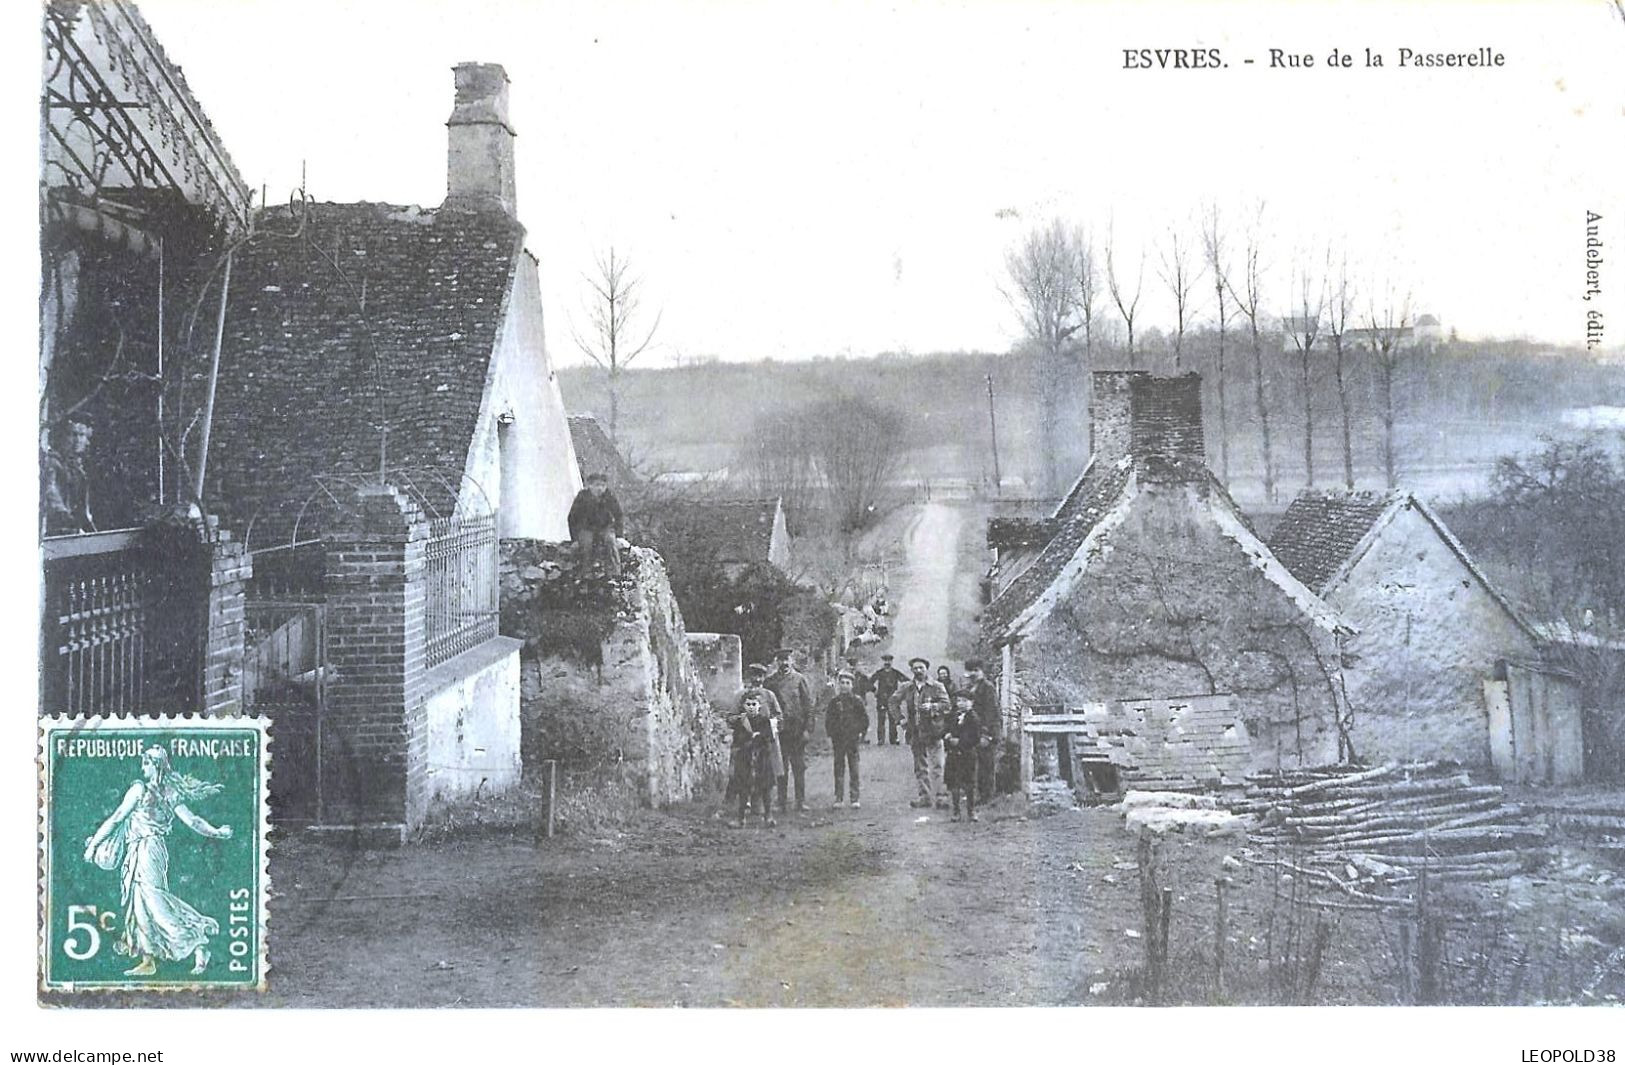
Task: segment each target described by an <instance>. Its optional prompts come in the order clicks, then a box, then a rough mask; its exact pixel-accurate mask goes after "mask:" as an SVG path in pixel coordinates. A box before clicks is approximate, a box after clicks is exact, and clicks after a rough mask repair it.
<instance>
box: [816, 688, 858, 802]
mask: <svg viewBox="0 0 1625 1065" xmlns="http://www.w3.org/2000/svg"><path fill="white" fill-rule="evenodd" d="M856 680H857V678H856V677H855V676H854V675H853V674H852V673H850V672H848V671H846V670H842V671H841V672H840V674H838V675H837V676H836V678H835V697H834V698H832V699H831V700H830V701H829V709H828V710H826V711H825V715H824V731H825V732H827V733H829V741H830V745H831V746H832V747H834V748H835V805H836V806H839V805H841V800H842V799H844V798H845V797H846V770H847V767H848V766H850V767H851V769H852V809H854V810H856V809H857V808H858V743H859V742H860V741H861V740H862V739H863V734H864V733H866V732H868V731H869V711H868V710H867V709H866V708H865V707H864V705H863V699H862V697H861V696H859V695H858V693H857V690H856Z"/></svg>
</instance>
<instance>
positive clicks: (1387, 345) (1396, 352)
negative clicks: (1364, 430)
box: [1366, 289, 1411, 488]
mask: <svg viewBox="0 0 1625 1065" xmlns="http://www.w3.org/2000/svg"><path fill="white" fill-rule="evenodd" d="M1410 317H1411V297H1410V293H1408V292H1407V293H1405V294H1404V295H1403V296H1398V297H1396V296H1395V294H1394V293H1393V291H1392V290H1391V289H1390V290H1388V292H1387V295H1386V296H1385V298H1384V299H1383V305H1382V307H1381V308H1378V307H1377V305H1376V304H1375V303H1374V302H1373V303H1371V304H1370V306H1369V308H1368V310H1367V312H1366V320H1367V321H1368V322H1369V323H1370V326H1371V350H1372V354H1373V355H1375V356H1376V360H1377V380H1378V382H1379V384H1380V386H1381V389H1382V470H1383V475H1384V476H1385V477H1386V478H1387V484H1388V487H1389V488H1393V487H1395V485H1397V484H1398V483H1399V477H1398V473H1397V470H1396V467H1395V458H1394V378H1395V377H1396V376H1397V375H1398V371H1399V356H1400V345H1401V344H1402V343H1403V341H1404V339H1405V336H1406V334H1408V333H1409V332H1410V330H1411V325H1410Z"/></svg>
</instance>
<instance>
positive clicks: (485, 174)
mask: <svg viewBox="0 0 1625 1065" xmlns="http://www.w3.org/2000/svg"><path fill="white" fill-rule="evenodd" d="M452 74H453V77H454V80H455V84H456V87H457V98H456V103H455V105H454V106H453V107H452V109H451V117H450V118H449V119H447V120H446V130H447V152H446V203H447V204H448V205H452V206H459V207H476V208H487V207H500V208H501V209H502V210H504V211H506V212H507V213H508V214H510V215H513V214H515V207H514V173H513V141H514V131H513V127H512V126H511V125H509V124H508V72H507V71H505V70H503V69H502V66H501V64H498V63H458V64H457V65H456V66H455V67H453V68H452Z"/></svg>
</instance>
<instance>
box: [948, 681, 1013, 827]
mask: <svg viewBox="0 0 1625 1065" xmlns="http://www.w3.org/2000/svg"><path fill="white" fill-rule="evenodd" d="M959 701H960V703H961V705H967V704H968V705H969V706H970V709H971V711H972V712H973V713H974V714H975V715H976V720H977V721H979V722H981V725H982V744H981V746H980V747H978V748H977V750H976V792H977V796H978V797H979V798H980V799H981V801H982V802H984V803H988V802H992V801H993V790H994V786H995V784H996V783H997V781H998V776H997V773H998V768H999V767H998V757H999V742H1000V741H1001V740H1002V739H1003V737H1004V722H1003V720H1002V719H1001V718H1000V715H999V692H998V689H996V688H994V687H993V682H992V681H990V680H988V679H987V671H986V668H985V667H984V666H983V665H982V661H981V659H979V658H972V659H969V660H968V661H966V663H965V687H964V688H963V689H961V690H960V692H959Z"/></svg>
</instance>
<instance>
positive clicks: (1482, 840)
mask: <svg viewBox="0 0 1625 1065" xmlns="http://www.w3.org/2000/svg"><path fill="white" fill-rule="evenodd" d="M1236 809H1237V811H1238V812H1244V813H1249V814H1253V815H1255V816H1256V817H1257V818H1258V827H1256V828H1255V829H1254V830H1253V831H1252V833H1251V839H1252V840H1253V841H1254V842H1256V843H1263V844H1267V845H1269V846H1270V847H1271V848H1272V850H1273V851H1274V856H1273V857H1271V858H1269V859H1268V860H1266V861H1264V862H1261V863H1260V864H1269V865H1275V866H1285V867H1286V868H1287V869H1289V870H1290V871H1291V872H1293V873H1296V874H1299V875H1302V876H1304V877H1306V878H1307V879H1309V880H1312V881H1316V882H1320V883H1325V884H1331V885H1335V886H1336V887H1338V888H1340V889H1342V890H1343V891H1344V892H1345V893H1347V894H1349V895H1351V896H1354V897H1356V898H1360V899H1364V900H1367V901H1374V902H1390V901H1403V900H1404V896H1406V895H1409V894H1410V891H1409V890H1408V889H1405V888H1402V887H1401V886H1400V885H1406V884H1413V883H1415V882H1417V881H1419V880H1420V879H1421V878H1422V877H1423V876H1424V875H1426V877H1427V878H1428V879H1429V880H1430V881H1432V882H1436V883H1437V882H1444V883H1448V882H1452V881H1463V880H1491V879H1499V878H1501V877H1506V876H1510V875H1511V874H1513V873H1516V872H1519V871H1520V870H1522V869H1525V868H1528V867H1529V866H1530V865H1532V864H1534V862H1535V861H1537V860H1538V857H1539V855H1540V854H1541V853H1543V851H1542V844H1543V841H1544V839H1545V836H1546V828H1545V826H1544V825H1537V824H1533V823H1531V818H1530V817H1529V816H1528V815H1527V814H1526V813H1525V811H1524V810H1523V809H1522V808H1520V807H1519V806H1517V805H1516V804H1512V803H1508V802H1506V801H1505V799H1504V796H1503V793H1502V789H1501V788H1500V787H1499V786H1498V785H1494V784H1474V783H1473V781H1472V779H1471V777H1470V776H1469V775H1468V774H1467V772H1466V771H1465V770H1463V769H1461V768H1460V767H1459V766H1457V765H1454V764H1452V763H1447V762H1416V763H1410V764H1397V763H1396V764H1389V765H1383V766H1378V767H1376V768H1374V769H1368V768H1363V767H1360V766H1329V767H1325V768H1319V769H1302V770H1287V771H1282V772H1276V773H1258V774H1254V775H1252V776H1250V777H1249V778H1248V787H1247V792H1246V798H1245V799H1243V800H1241V801H1240V802H1239V803H1238V804H1236Z"/></svg>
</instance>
